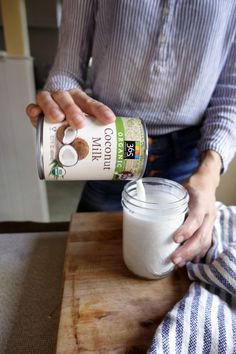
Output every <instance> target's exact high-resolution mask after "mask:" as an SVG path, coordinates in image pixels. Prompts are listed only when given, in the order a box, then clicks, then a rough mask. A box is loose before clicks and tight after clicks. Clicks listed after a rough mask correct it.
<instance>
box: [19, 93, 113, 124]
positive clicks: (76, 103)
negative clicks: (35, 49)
mask: <svg viewBox="0 0 236 354" xmlns="http://www.w3.org/2000/svg"><path fill="white" fill-rule="evenodd" d="M36 103H37V104H30V105H29V106H28V107H27V108H26V112H27V114H28V116H29V118H30V120H31V123H32V124H33V125H34V126H36V125H37V117H38V115H39V114H40V113H43V114H44V115H45V118H46V119H47V120H48V121H49V122H51V123H59V122H61V121H63V120H64V119H66V120H67V121H68V123H69V124H70V125H71V126H72V127H73V128H75V129H79V128H82V127H83V126H84V125H85V119H86V115H85V113H87V114H89V115H91V116H94V117H95V118H97V120H99V121H100V122H101V123H104V124H108V123H112V122H114V121H115V119H116V117H115V115H114V113H113V112H112V110H111V109H110V108H109V107H107V106H106V105H104V104H103V103H101V102H98V101H96V100H94V99H93V98H91V97H89V96H88V95H86V93H84V92H83V91H81V90H80V89H73V90H69V91H55V92H52V93H50V92H48V91H41V92H39V93H38V94H37V96H36Z"/></svg>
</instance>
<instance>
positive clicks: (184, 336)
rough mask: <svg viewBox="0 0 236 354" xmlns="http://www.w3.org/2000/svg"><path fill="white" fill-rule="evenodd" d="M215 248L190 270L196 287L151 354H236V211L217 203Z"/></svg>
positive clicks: (160, 331)
mask: <svg viewBox="0 0 236 354" xmlns="http://www.w3.org/2000/svg"><path fill="white" fill-rule="evenodd" d="M217 208H218V217H217V220H216V222H215V227H214V231H213V245H212V247H211V248H210V250H209V251H208V253H207V255H206V257H205V258H204V262H203V261H202V262H201V263H198V264H196V263H195V264H194V263H191V262H189V263H188V264H187V270H188V275H189V278H190V279H191V280H193V283H192V284H191V286H190V287H189V290H188V292H187V293H186V294H185V296H184V297H183V298H182V300H180V301H179V302H178V303H177V304H176V305H175V306H174V307H173V309H172V310H171V311H170V312H168V313H167V315H166V316H165V318H164V320H163V321H162V323H161V324H160V326H159V327H158V328H157V331H156V333H155V336H154V338H153V340H152V343H151V346H150V348H149V351H148V354H159V353H163V354H208V353H211V354H217V353H220V354H236V206H229V207H226V206H225V205H223V204H220V203H217Z"/></svg>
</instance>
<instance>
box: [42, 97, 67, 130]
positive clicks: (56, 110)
mask: <svg viewBox="0 0 236 354" xmlns="http://www.w3.org/2000/svg"><path fill="white" fill-rule="evenodd" d="M36 102H37V104H38V106H39V107H40V108H41V109H42V112H43V113H44V115H45V118H46V119H47V120H48V121H49V122H51V123H57V122H58V123H59V122H62V121H63V120H64V119H65V114H64V112H63V111H62V110H61V109H60V106H59V105H58V104H57V103H56V102H55V100H54V99H53V97H52V94H51V93H50V92H48V91H42V92H39V93H38V94H37V96H36Z"/></svg>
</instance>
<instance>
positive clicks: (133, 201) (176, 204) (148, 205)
mask: <svg viewBox="0 0 236 354" xmlns="http://www.w3.org/2000/svg"><path fill="white" fill-rule="evenodd" d="M136 182H137V181H130V182H128V183H127V184H126V185H125V186H124V189H123V192H122V204H123V205H125V206H126V207H127V204H129V205H130V206H131V207H132V206H133V207H135V208H139V209H141V208H145V209H149V210H153V211H160V210H162V211H163V212H165V211H166V210H168V211H171V210H172V209H173V212H174V211H175V210H176V211H177V212H183V209H184V210H186V208H187V204H188V200H189V195H188V192H187V190H186V188H184V187H183V186H182V185H181V184H179V183H177V182H175V181H172V180H169V179H166V178H160V177H144V178H142V182H143V183H144V184H146V185H148V184H149V185H156V186H157V187H158V185H159V186H166V187H171V188H172V190H176V191H178V192H180V194H181V197H180V198H179V199H177V200H175V201H170V202H166V203H165V204H163V203H158V201H157V202H153V201H151V202H150V201H143V200H140V199H139V198H137V194H136V193H134V192H135V191H136ZM132 192H133V195H132Z"/></svg>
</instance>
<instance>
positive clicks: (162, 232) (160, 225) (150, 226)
mask: <svg viewBox="0 0 236 354" xmlns="http://www.w3.org/2000/svg"><path fill="white" fill-rule="evenodd" d="M141 184H142V181H141V180H140V181H138V183H137V184H136V187H137V189H136V193H137V198H138V199H139V200H143V201H145V200H146V202H148V203H158V204H159V203H160V204H161V205H163V206H164V207H166V205H167V204H169V203H174V202H176V201H177V200H178V199H177V197H176V196H175V195H173V194H170V193H167V192H166V191H163V190H155V191H151V192H150V191H148V190H146V191H145V188H144V187H143V186H140V185H141ZM140 191H141V192H140ZM144 198H145V199H144ZM140 204H141V205H140V206H141V208H142V210H141V213H136V212H132V211H129V210H127V209H126V208H124V212H123V257H124V261H125V264H126V265H127V267H128V268H129V269H130V270H131V271H132V272H133V273H135V274H137V275H139V276H142V277H145V278H148V279H156V278H159V277H162V276H164V275H165V274H166V273H169V272H170V271H171V270H172V269H173V268H174V264H173V263H172V261H171V258H170V257H171V254H172V253H173V252H174V251H175V250H176V249H177V247H178V246H179V244H177V243H176V242H174V241H173V238H172V237H173V234H174V232H175V231H176V230H177V229H178V228H179V226H180V225H181V224H182V223H183V221H184V217H185V215H184V214H183V213H180V214H179V213H173V209H171V208H169V209H167V210H166V212H165V213H164V214H162V215H157V216H155V211H153V210H152V211H151V212H150V210H148V209H145V208H143V205H142V202H140ZM143 204H144V203H143Z"/></svg>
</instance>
